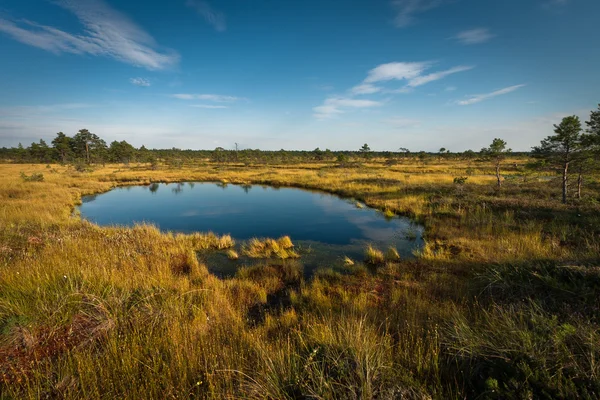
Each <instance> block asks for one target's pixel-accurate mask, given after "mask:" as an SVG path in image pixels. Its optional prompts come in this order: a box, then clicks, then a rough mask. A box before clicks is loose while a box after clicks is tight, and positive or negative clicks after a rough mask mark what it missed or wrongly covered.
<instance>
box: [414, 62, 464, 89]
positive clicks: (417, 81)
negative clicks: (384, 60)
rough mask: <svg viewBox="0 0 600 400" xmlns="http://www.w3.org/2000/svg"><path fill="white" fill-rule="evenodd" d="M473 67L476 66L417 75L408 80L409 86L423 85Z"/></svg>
mask: <svg viewBox="0 0 600 400" xmlns="http://www.w3.org/2000/svg"><path fill="white" fill-rule="evenodd" d="M473 68H474V67H470V66H458V67H454V68H450V69H447V70H445V71H439V72H434V73H432V74H427V75H422V76H417V77H415V78H412V79H411V80H409V81H408V86H409V87H417V86H422V85H425V84H427V83H430V82H433V81H438V80H440V79H443V78H445V77H447V76H449V75H453V74H457V73H459V72H464V71H469V70H471V69H473Z"/></svg>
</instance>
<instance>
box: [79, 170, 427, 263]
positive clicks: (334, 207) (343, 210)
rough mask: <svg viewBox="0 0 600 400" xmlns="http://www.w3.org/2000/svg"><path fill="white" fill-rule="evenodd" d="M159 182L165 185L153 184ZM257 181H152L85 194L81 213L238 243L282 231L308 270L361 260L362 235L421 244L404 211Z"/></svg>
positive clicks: (408, 252)
mask: <svg viewBox="0 0 600 400" xmlns="http://www.w3.org/2000/svg"><path fill="white" fill-rule="evenodd" d="M165 187H169V188H170V189H171V190H159V189H160V188H165ZM260 188H262V190H253V189H258V188H256V187H255V186H252V185H231V184H229V185H228V184H226V183H193V182H189V183H177V184H171V185H168V184H159V183H152V184H151V185H149V186H147V187H135V186H134V187H127V188H117V189H114V190H112V191H110V192H108V193H104V194H101V195H98V196H88V197H85V198H84V199H83V204H82V205H81V207H80V211H81V215H82V217H83V218H86V219H89V220H91V221H93V222H96V223H98V224H100V225H113V224H118V225H127V226H131V225H133V224H135V223H139V222H148V223H153V224H155V225H157V226H158V227H159V228H160V229H161V230H163V231H176V232H186V233H189V232H195V231H200V232H207V231H212V232H214V233H216V234H219V235H222V234H231V235H232V236H233V237H234V238H235V239H236V240H237V241H238V243H240V242H241V241H244V240H247V239H250V238H252V237H271V238H277V237H281V236H284V235H289V236H290V237H291V238H292V240H293V242H294V243H295V244H296V246H298V248H299V249H301V251H302V261H303V263H305V265H306V266H307V269H308V270H310V269H311V268H313V267H316V266H331V265H333V264H335V263H338V262H341V260H343V258H344V256H349V257H351V258H353V259H355V260H362V256H363V253H364V249H365V246H366V245H367V244H368V243H372V244H374V245H375V246H377V247H379V248H381V249H382V250H385V249H386V248H387V247H389V246H393V247H395V248H396V249H397V250H398V251H399V253H400V255H401V256H402V257H411V256H412V252H413V251H414V250H415V249H416V248H419V247H420V246H421V245H422V244H423V241H422V238H421V237H422V229H421V227H420V226H418V225H414V224H412V223H411V221H410V220H408V219H406V218H401V217H396V216H394V217H392V218H390V219H388V220H386V218H385V217H384V215H383V214H382V213H380V212H378V211H376V210H373V209H370V208H367V207H364V206H362V205H360V204H359V203H357V202H356V201H349V200H347V199H341V198H339V197H337V196H334V195H330V194H326V193H322V192H311V191H306V190H300V189H292V188H285V187H282V188H272V187H269V186H265V185H261V186H260ZM148 191H149V192H150V194H151V195H150V196H148ZM219 263H221V261H219ZM236 265H238V266H239V265H240V263H237V264H236Z"/></svg>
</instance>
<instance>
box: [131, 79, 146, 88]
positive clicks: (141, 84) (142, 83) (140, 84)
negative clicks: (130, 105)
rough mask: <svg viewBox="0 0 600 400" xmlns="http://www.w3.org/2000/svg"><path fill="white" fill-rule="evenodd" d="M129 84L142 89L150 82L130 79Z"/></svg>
mask: <svg viewBox="0 0 600 400" xmlns="http://www.w3.org/2000/svg"><path fill="white" fill-rule="evenodd" d="M129 82H131V84H132V85H135V86H143V87H148V86H150V81H149V80H148V79H145V78H131V79H129Z"/></svg>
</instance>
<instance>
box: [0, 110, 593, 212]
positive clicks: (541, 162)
mask: <svg viewBox="0 0 600 400" xmlns="http://www.w3.org/2000/svg"><path fill="white" fill-rule="evenodd" d="M585 125H586V126H585V128H584V126H583V124H582V123H581V121H580V119H579V117H577V116H575V115H572V116H568V117H565V118H563V120H562V121H561V123H560V124H558V125H554V135H550V136H548V137H547V138H545V139H544V140H542V141H541V143H540V145H539V146H536V147H534V148H533V149H532V151H531V153H515V152H513V151H512V150H511V149H509V148H508V147H507V143H506V141H504V140H503V139H500V138H496V139H494V140H493V142H492V143H491V144H490V146H489V147H487V148H483V149H481V151H479V152H478V153H477V152H475V151H473V150H467V151H465V152H461V153H451V152H450V151H449V150H447V149H445V148H443V147H442V148H441V149H440V151H439V152H438V153H428V152H424V151H420V152H411V151H410V150H408V149H407V148H400V149H398V150H397V151H384V152H374V151H372V150H371V148H370V147H369V145H368V144H367V143H365V144H364V145H363V146H362V147H361V148H359V149H358V150H357V151H331V150H329V149H325V150H321V149H319V148H316V149H315V150H312V151H301V150H296V151H293V150H292V151H290V150H283V149H282V150H279V151H264V150H258V149H244V150H239V149H238V146H237V144H236V148H235V150H227V149H224V148H222V147H217V148H216V149H214V150H181V149H177V148H172V149H147V148H146V147H145V146H143V145H142V146H141V147H140V148H135V147H134V146H133V145H131V144H129V143H128V142H127V141H125V140H123V141H120V142H119V141H113V142H111V143H110V144H109V145H107V144H106V142H105V141H104V140H103V139H102V138H100V137H99V136H98V135H96V134H94V133H92V132H90V131H89V130H87V129H81V130H79V131H78V132H77V133H76V134H75V135H73V136H68V135H65V134H64V133H63V132H58V133H57V134H56V137H55V138H54V139H53V140H52V142H51V143H50V145H48V144H47V143H46V142H45V141H44V140H42V139H40V141H39V142H34V143H31V145H30V146H29V147H23V145H22V144H19V145H18V146H17V147H13V148H6V147H3V148H0V160H3V161H8V162H16V163H53V162H59V163H64V164H67V163H72V164H76V163H79V164H88V165H89V164H105V163H125V164H128V163H130V162H143V163H153V164H155V163H158V161H159V160H160V161H162V162H165V163H167V164H169V165H171V166H181V165H182V164H183V162H185V161H192V160H209V161H212V162H217V163H219V162H221V163H227V162H242V163H246V164H253V163H260V164H281V163H284V164H285V163H299V162H308V161H337V162H339V163H348V162H349V160H350V159H352V160H368V159H370V158H372V157H377V158H385V159H387V163H388V165H393V164H394V163H396V162H398V160H402V159H414V160H419V161H421V162H425V161H426V160H427V159H429V158H432V157H435V156H437V157H438V159H440V160H441V159H462V160H473V159H476V158H479V159H484V160H490V161H491V162H492V163H493V165H494V168H495V174H496V181H497V186H498V187H501V186H502V175H501V166H502V162H503V161H504V160H505V159H506V158H507V157H508V156H511V155H513V156H515V155H524V154H526V155H531V156H533V157H535V158H536V159H537V160H538V164H537V166H538V167H539V168H542V169H553V170H559V171H560V173H561V176H562V179H561V187H562V200H563V202H564V203H566V202H567V197H568V192H569V187H570V178H571V176H572V175H573V172H574V174H575V175H576V182H577V190H576V197H578V198H581V190H582V187H583V183H584V178H585V176H586V175H589V174H590V173H593V172H597V171H598V170H599V169H600V105H599V106H598V110H595V111H592V112H591V114H590V119H589V121H586V122H585Z"/></svg>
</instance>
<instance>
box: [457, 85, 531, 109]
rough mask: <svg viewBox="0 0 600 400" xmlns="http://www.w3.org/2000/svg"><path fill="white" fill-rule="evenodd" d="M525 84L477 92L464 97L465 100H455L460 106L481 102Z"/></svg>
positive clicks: (510, 91)
mask: <svg viewBox="0 0 600 400" xmlns="http://www.w3.org/2000/svg"><path fill="white" fill-rule="evenodd" d="M524 86H525V85H515V86H510V87H507V88H504V89H500V90H496V91H495V92H492V93H487V94H478V95H475V96H471V97H470V98H468V99H466V100H460V101H458V102H457V104H458V105H461V106H470V105H471V104H476V103H481V102H482V101H485V100H488V99H491V98H494V97H497V96H502V95H503V94H508V93H512V92H514V91H515V90H518V89H520V88H522V87H524Z"/></svg>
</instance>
